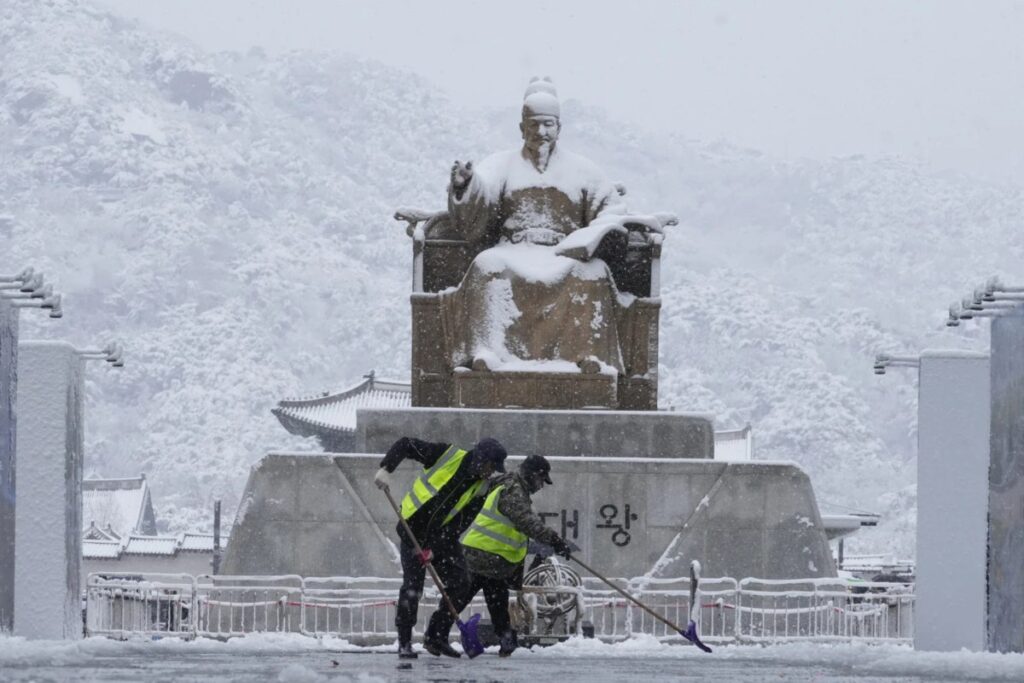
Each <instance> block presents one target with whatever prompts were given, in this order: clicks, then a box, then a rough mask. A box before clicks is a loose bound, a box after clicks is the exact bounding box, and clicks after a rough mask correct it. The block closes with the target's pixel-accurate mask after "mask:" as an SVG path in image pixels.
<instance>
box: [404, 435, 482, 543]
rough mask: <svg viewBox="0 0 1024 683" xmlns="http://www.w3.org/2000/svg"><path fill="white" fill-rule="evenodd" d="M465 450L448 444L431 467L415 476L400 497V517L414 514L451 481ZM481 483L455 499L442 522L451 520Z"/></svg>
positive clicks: (469, 499)
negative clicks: (406, 491) (446, 448)
mask: <svg viewBox="0 0 1024 683" xmlns="http://www.w3.org/2000/svg"><path fill="white" fill-rule="evenodd" d="M466 452H467V451H465V450H463V449H461V448H456V447H455V446H454V445H453V446H449V447H448V450H446V451H445V452H444V453H442V454H441V457H440V458H438V459H437V462H436V463H434V466H433V467H431V468H430V469H429V470H424V472H423V473H422V474H420V475H419V476H418V477H416V481H414V482H413V483H412V489H411V490H410V491H409V492H408V493H406V494H405V497H404V498H402V519H409V518H410V517H412V516H413V515H414V514H416V511H417V510H419V509H420V508H421V507H423V506H424V505H426V504H427V501H429V500H430V499H431V498H433V497H434V496H436V495H437V492H438V491H440V490H441V489H442V488H443V487H444V485H445V484H447V483H448V482H449V481H451V478H452V477H453V476H455V472H456V471H457V470H458V469H459V465H461V464H462V460H463V459H464V458H465V457H466ZM483 483H484V482H483V480H480V481H478V482H476V483H474V484H473V485H472V486H470V487H469V488H468V489H467V490H466V492H465V493H463V494H462V496H461V497H460V498H459V500H458V501H456V503H455V507H453V508H452V510H451V512H449V513H448V516H447V517H445V518H444V522H443V524H447V523H448V522H450V521H452V519H454V518H455V515H457V514H458V513H459V511H460V510H462V508H464V507H466V505H468V504H469V501H471V500H472V499H473V496H474V495H476V492H477V491H479V490H480V487H481V486H483Z"/></svg>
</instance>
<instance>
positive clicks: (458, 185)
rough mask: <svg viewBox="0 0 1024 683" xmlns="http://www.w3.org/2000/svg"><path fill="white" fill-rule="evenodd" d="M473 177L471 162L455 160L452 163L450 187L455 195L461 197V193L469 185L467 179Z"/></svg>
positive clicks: (469, 179)
mask: <svg viewBox="0 0 1024 683" xmlns="http://www.w3.org/2000/svg"><path fill="white" fill-rule="evenodd" d="M472 179H473V162H472V161H467V162H466V163H462V162H461V161H456V162H455V163H454V164H452V178H451V188H452V192H454V193H455V196H457V197H461V196H462V193H463V192H465V191H466V188H467V187H469V181H471V180H472Z"/></svg>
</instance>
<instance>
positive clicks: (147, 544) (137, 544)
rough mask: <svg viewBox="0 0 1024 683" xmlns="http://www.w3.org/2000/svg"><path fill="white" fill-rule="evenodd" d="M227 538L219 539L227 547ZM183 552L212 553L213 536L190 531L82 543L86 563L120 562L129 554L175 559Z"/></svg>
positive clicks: (222, 545)
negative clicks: (175, 534)
mask: <svg viewBox="0 0 1024 683" xmlns="http://www.w3.org/2000/svg"><path fill="white" fill-rule="evenodd" d="M227 541H228V539H227V536H221V537H220V546H221V548H224V547H225V546H226V545H227ZM184 552H192V553H196V552H200V553H212V552H213V534H203V533H198V532H193V531H187V532H185V533H183V534H179V535H177V536H139V535H133V536H128V537H126V538H124V539H121V540H120V541H108V540H91V539H86V540H83V541H82V558H83V559H86V560H119V559H121V558H122V557H124V556H126V555H148V556H153V557H174V556H176V555H178V554H179V553H184Z"/></svg>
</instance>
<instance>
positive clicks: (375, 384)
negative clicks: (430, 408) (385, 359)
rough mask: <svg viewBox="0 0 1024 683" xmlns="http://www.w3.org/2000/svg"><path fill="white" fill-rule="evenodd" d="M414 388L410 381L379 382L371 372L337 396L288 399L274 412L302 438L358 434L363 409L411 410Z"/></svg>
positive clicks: (281, 402)
mask: <svg viewBox="0 0 1024 683" xmlns="http://www.w3.org/2000/svg"><path fill="white" fill-rule="evenodd" d="M411 405H412V386H411V385H410V384H409V383H408V382H398V381H393V380H384V379H377V378H375V377H374V376H373V373H370V375H369V376H367V378H366V379H365V380H364V381H362V382H360V383H359V384H357V385H355V386H353V387H350V388H348V389H345V390H344V391H341V392H338V393H336V394H330V393H327V392H325V393H323V394H322V395H320V396H312V397H309V398H295V399H285V400H283V401H280V402H278V404H277V407H276V408H273V409H272V410H271V412H272V413H274V415H275V416H277V419H278V420H279V421H280V422H281V424H282V425H283V426H284V428H285V429H287V430H288V431H289V432H291V433H292V434H297V435H299V436H323V435H324V434H325V433H330V432H354V431H355V428H356V410H357V409H359V408H408V407H410V406H411Z"/></svg>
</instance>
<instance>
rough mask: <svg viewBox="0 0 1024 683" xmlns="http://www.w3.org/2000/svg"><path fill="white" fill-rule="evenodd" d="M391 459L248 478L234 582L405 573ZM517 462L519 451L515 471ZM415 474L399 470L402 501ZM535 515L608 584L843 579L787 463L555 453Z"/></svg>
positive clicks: (234, 542)
mask: <svg viewBox="0 0 1024 683" xmlns="http://www.w3.org/2000/svg"><path fill="white" fill-rule="evenodd" d="M380 458H381V455H380V454H379V453H373V454H359V453H355V454H351V453H350V454H326V455H309V454H288V453H282V454H270V455H267V456H265V457H264V458H263V459H262V460H261V461H260V462H259V463H258V464H257V465H256V466H255V467H254V468H253V470H252V472H251V474H250V475H249V482H248V484H247V485H246V490H245V494H244V496H243V502H242V504H241V507H240V509H239V511H238V515H237V518H236V520H235V526H234V528H233V530H232V532H231V537H230V542H229V544H228V547H227V552H226V555H225V558H224V564H223V566H222V569H221V571H222V572H223V573H225V574H236V575H237V574H248V575H252V574H262V575H267V574H300V575H304V576H382V577H388V576H399V575H400V574H401V569H400V567H399V564H398V562H397V555H396V553H395V548H394V541H395V538H396V535H395V526H396V521H397V520H396V519H395V515H394V512H393V511H392V510H391V508H390V507H389V506H388V503H387V500H386V499H385V497H384V496H383V494H382V493H381V492H380V491H378V490H377V489H376V488H375V487H374V484H373V474H374V472H375V471H376V469H377V467H378V464H379V462H380ZM520 460H521V458H520V457H519V456H510V457H509V462H508V465H509V469H512V468H514V467H516V466H517V465H518V463H519V462H520ZM418 470H419V468H418V466H416V464H415V463H411V462H407V463H404V464H403V465H402V466H401V467H399V468H398V470H397V471H396V472H395V474H394V477H393V481H394V484H393V487H394V491H395V493H396V495H397V496H401V495H402V494H403V492H404V491H405V490H406V489H407V488H408V487H409V486H410V485H411V483H412V479H413V477H414V476H415V475H416V474H417V472H418ZM551 478H552V480H553V481H554V485H553V486H549V487H546V488H545V489H544V490H543V491H541V492H540V493H539V494H537V495H536V496H535V497H534V510H535V511H537V512H538V513H540V514H541V515H543V516H544V518H545V520H546V522H547V524H548V525H550V526H551V527H552V528H554V529H556V530H557V531H559V533H562V534H564V535H565V536H567V537H568V538H569V539H571V540H572V541H573V542H574V543H576V544H577V545H578V546H579V547H580V549H581V550H580V553H579V555H580V557H581V558H582V559H583V560H584V561H585V562H587V563H590V564H592V565H593V566H594V567H595V568H597V569H598V570H599V571H602V572H603V573H606V574H607V575H610V576H617V577H634V576H642V575H645V574H649V575H651V576H656V577H658V576H662V577H676V576H685V575H686V573H687V567H688V564H689V561H690V560H692V559H699V560H700V561H701V562H702V563H703V565H704V575H705V576H707V577H715V576H732V577H736V578H742V577H747V576H754V577H759V578H773V579H783V578H808V577H822V576H835V568H834V567H833V564H832V556H831V552H830V550H829V546H828V541H827V540H826V538H825V532H824V530H823V527H822V523H821V517H820V515H819V513H818V507H817V504H816V502H815V499H814V493H813V491H812V489H811V484H810V481H809V480H808V478H807V476H806V475H805V474H804V473H803V472H802V471H801V470H800V469H799V468H798V467H797V466H796V465H794V464H791V463H766V462H751V463H726V462H716V461H710V460H686V459H678V458H622V457H617V458H616V457H580V456H577V457H552V471H551Z"/></svg>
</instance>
